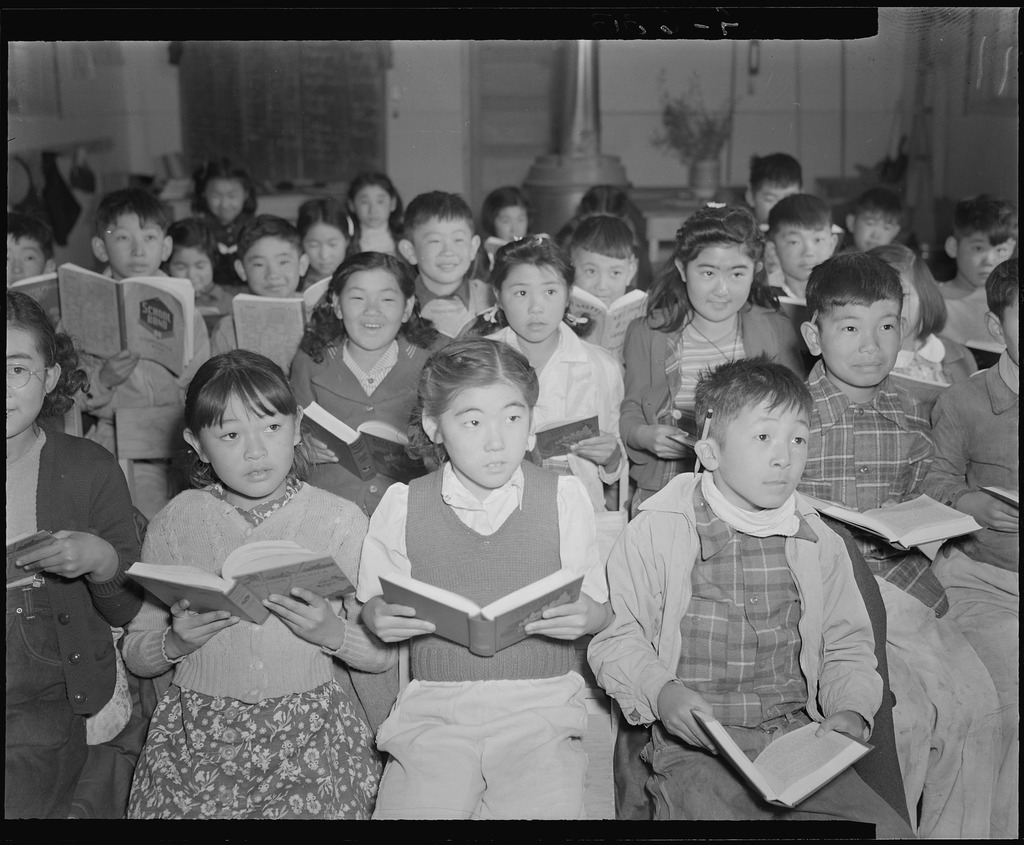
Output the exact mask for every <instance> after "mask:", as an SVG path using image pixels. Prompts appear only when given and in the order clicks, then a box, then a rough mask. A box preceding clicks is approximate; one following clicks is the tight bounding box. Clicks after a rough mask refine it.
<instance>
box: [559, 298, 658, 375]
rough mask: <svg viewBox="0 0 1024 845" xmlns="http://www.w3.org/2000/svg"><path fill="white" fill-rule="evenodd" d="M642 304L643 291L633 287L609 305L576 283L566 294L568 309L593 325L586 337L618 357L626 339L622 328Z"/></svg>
mask: <svg viewBox="0 0 1024 845" xmlns="http://www.w3.org/2000/svg"><path fill="white" fill-rule="evenodd" d="M646 306H647V293H646V292H645V291H642V290H637V289H634V290H631V291H627V292H626V293H624V294H623V295H622V296H620V297H619V298H618V299H616V300H615V301H614V302H613V303H612V304H611V305H605V304H604V302H602V301H601V300H600V299H598V298H597V297H596V296H594V295H593V294H592V293H588V292H587V291H585V290H583V289H582V288H580V287H577V286H576V285H573V287H572V290H571V292H570V294H569V310H570V311H571V312H572V313H573V314H575V315H576V316H577V317H586V318H587V319H588V320H590V321H592V322H593V323H594V328H593V329H591V331H590V332H589V333H588V334H587V336H586V340H587V341H588V342H590V343H594V344H596V345H597V346H603V347H604V348H605V349H607V350H608V351H609V352H612V353H614V354H615V355H617V356H619V357H620V358H621V356H622V344H623V343H624V342H625V340H626V329H627V328H628V327H629V324H630V323H631V322H633V320H635V319H636V318H637V317H639V316H640V315H641V314H643V313H644V308H645V307H646Z"/></svg>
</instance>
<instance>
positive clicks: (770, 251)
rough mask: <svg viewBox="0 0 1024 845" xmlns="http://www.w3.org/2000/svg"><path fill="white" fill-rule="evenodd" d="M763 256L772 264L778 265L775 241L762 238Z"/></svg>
mask: <svg viewBox="0 0 1024 845" xmlns="http://www.w3.org/2000/svg"><path fill="white" fill-rule="evenodd" d="M764 257H765V261H769V262H771V263H772V264H775V265H776V266H778V264H779V252H778V250H777V249H775V242H774V241H772V240H771V239H769V238H765V239H764Z"/></svg>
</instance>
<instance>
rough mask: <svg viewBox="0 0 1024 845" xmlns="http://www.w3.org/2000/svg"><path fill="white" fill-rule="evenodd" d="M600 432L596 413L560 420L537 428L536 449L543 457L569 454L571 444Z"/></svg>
mask: <svg viewBox="0 0 1024 845" xmlns="http://www.w3.org/2000/svg"><path fill="white" fill-rule="evenodd" d="M600 433H601V429H600V428H598V425H597V416H596V415H594V416H590V417H580V418H579V419H575V420H560V421H558V422H553V423H548V424H547V425H545V426H542V427H541V428H539V429H537V445H536V447H535V449H536V451H537V454H538V455H540V457H541V458H542V459H543V458H554V457H556V456H559V455H567V454H569V447H570V446H572V445H573V444H575V443H579V442H580V441H581V440H586V439H587V438H588V437H597V436H598V435H599V434H600Z"/></svg>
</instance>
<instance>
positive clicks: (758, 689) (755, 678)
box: [676, 487, 818, 728]
mask: <svg viewBox="0 0 1024 845" xmlns="http://www.w3.org/2000/svg"><path fill="white" fill-rule="evenodd" d="M693 508H694V516H695V517H696V522H697V536H698V538H699V540H700V555H699V556H698V558H697V560H696V561H695V562H694V567H693V575H692V583H693V595H692V597H691V599H690V604H689V606H688V607H687V610H686V613H685V615H684V616H683V619H682V620H681V621H680V633H681V634H682V651H681V654H680V658H679V665H678V667H677V669H676V675H677V676H678V677H679V679H680V680H681V681H683V683H684V684H685V685H686V686H687V687H689V688H691V689H693V690H695V691H697V692H699V693H700V694H701V695H702V696H703V697H704V698H705V699H707V701H708V703H709V704H711V706H712V707H713V708H714V711H715V717H716V718H717V719H719V721H721V722H722V723H723V724H725V725H736V726H742V727H748V728H753V727H757V726H758V725H760V724H761V723H762V722H766V721H768V720H770V719H776V718H778V717H780V716H785V715H787V714H790V713H795V712H797V711H798V710H801V709H802V708H804V707H805V706H806V705H807V681H806V679H805V678H804V676H803V672H802V671H801V669H800V663H799V656H800V647H801V639H800V632H799V629H798V627H797V623H798V622H799V620H800V596H799V593H798V591H797V587H796V581H795V580H794V578H793V573H792V572H791V571H790V568H789V563H788V562H787V560H786V538H785V537H783V536H781V535H776V536H772V537H753V536H751V535H749V534H744V533H742V532H740V531H737V530H736V529H735V528H733V527H732V526H731V525H729V524H728V523H726V522H725V521H723V520H722V519H720V518H719V517H718V516H716V515H715V513H714V511H712V510H711V507H710V506H709V505H708V504H707V502H706V501H705V499H704V497H703V495H702V494H701V492H700V488H699V487H698V488H697V489H696V490H695V491H694V494H693ZM799 520H800V524H799V527H798V530H797V534H796V536H797V537H800V538H801V539H808V540H811V541H813V542H817V540H818V537H817V535H816V534H815V533H814V531H813V530H812V529H811V527H810V526H809V525H808V524H807V522H806V521H805V520H804V518H803V516H799Z"/></svg>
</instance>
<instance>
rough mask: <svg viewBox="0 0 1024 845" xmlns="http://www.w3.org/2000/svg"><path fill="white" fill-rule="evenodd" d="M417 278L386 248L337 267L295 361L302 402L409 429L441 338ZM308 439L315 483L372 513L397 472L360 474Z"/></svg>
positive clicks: (354, 419) (351, 421)
mask: <svg viewBox="0 0 1024 845" xmlns="http://www.w3.org/2000/svg"><path fill="white" fill-rule="evenodd" d="M415 282H416V275H415V273H414V272H413V270H412V268H411V267H410V266H409V265H408V264H406V263H405V262H404V261H402V259H400V258H396V257H395V256H393V255H388V254H387V253H383V252H361V253H358V254H357V255H353V256H352V257H351V258H347V259H346V260H345V261H344V262H343V263H342V264H341V266H340V267H338V268H337V269H336V270H335V271H334V275H333V276H332V277H331V283H330V287H329V288H328V291H327V295H326V296H325V297H324V299H325V301H324V302H322V303H321V304H320V305H318V306H317V307H316V309H315V310H314V311H313V314H312V316H311V319H310V325H309V327H308V328H307V329H306V334H305V336H304V337H303V338H302V343H301V345H300V346H299V351H298V352H297V353H296V355H295V359H294V360H293V361H292V369H291V384H292V389H293V390H294V391H295V398H296V399H297V400H298V402H299V404H300V405H302V407H303V408H306V407H308V406H309V404H310V402H316V403H317V404H318V405H320V406H321V407H322V408H323V409H324V410H325V411H327V413H329V414H332V415H333V416H335V417H337V418H338V419H339V420H341V421H342V422H344V423H346V424H347V425H349V426H351V427H352V428H356V427H357V426H359V425H360V424H362V423H364V422H367V421H369V420H380V421H381V422H386V423H390V424H392V425H394V426H395V427H396V428H398V429H399V430H400V431H402V432H404V431H405V430H406V426H407V424H408V421H409V412H410V411H411V410H412V406H413V403H414V402H415V400H416V381H417V379H418V378H419V375H420V370H422V369H423V365H424V364H425V363H426V360H427V350H428V348H429V347H430V346H431V345H432V344H435V343H437V342H438V339H439V338H443V336H442V335H440V334H439V333H438V332H437V330H436V329H434V328H433V324H432V323H431V322H430V321H429V320H424V319H423V318H421V317H420V312H419V308H418V307H417V305H416V296H415ZM443 339H444V340H447V338H443ZM310 445H311V446H313V447H314V450H313V453H312V455H311V458H312V460H313V462H314V464H315V466H314V467H313V469H312V471H311V472H310V476H309V480H310V483H311V484H315V485H316V486H317V487H321V488H323V489H324V490H329V491H330V492H331V493H334V494H335V495H338V496H342V497H343V498H345V499H348V500H349V501H352V502H355V503H356V504H357V505H359V507H361V508H362V509H363V512H364V513H365V514H366V515H367V516H370V515H371V514H373V510H374V508H375V507H376V506H377V503H378V502H379V501H380V498H381V496H383V495H384V491H385V490H387V489H388V486H389V485H390V484H392V483H393V482H394V480H395V479H393V478H390V477H389V476H387V475H384V474H381V473H378V474H376V475H373V476H371V477H370V478H367V479H362V478H360V477H359V476H358V475H356V474H355V473H354V472H351V471H350V470H349V469H347V468H346V467H345V466H344V465H343V464H341V463H339V462H338V457H337V455H335V454H334V453H333V452H332V451H331V450H330V449H328V448H327V447H326V446H325V445H324V444H322V443H320V442H319V441H318V440H317V441H315V442H314V441H313V440H311V441H310ZM420 474H422V472H421V473H420ZM406 478H408V476H406Z"/></svg>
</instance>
